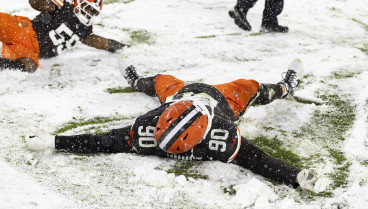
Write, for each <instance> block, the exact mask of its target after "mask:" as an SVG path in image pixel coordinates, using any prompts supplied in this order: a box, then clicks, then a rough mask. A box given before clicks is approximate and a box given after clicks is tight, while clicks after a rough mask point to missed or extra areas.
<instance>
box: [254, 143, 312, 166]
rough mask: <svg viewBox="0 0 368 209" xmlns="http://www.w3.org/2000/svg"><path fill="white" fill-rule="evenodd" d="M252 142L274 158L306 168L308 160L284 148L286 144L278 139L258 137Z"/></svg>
mask: <svg viewBox="0 0 368 209" xmlns="http://www.w3.org/2000/svg"><path fill="white" fill-rule="evenodd" d="M251 142H252V143H253V144H254V145H256V146H257V147H259V148H261V149H262V150H263V151H265V152H266V153H267V154H269V155H271V156H272V157H275V158H279V159H281V160H283V161H285V162H286V163H288V164H291V165H293V166H295V167H298V168H305V165H304V161H306V159H303V158H302V157H300V156H298V155H297V154H294V153H293V152H292V151H290V150H287V149H285V148H283V144H284V143H283V142H282V141H280V140H278V139H277V138H273V139H267V138H265V137H257V138H255V139H252V140H251Z"/></svg>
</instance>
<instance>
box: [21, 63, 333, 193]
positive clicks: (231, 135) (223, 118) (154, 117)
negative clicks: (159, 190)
mask: <svg viewBox="0 0 368 209" xmlns="http://www.w3.org/2000/svg"><path fill="white" fill-rule="evenodd" d="M300 64H301V61H300V60H295V61H294V62H293V63H292V64H291V65H290V67H289V68H290V69H289V70H288V71H287V72H286V74H284V78H283V80H282V81H281V82H279V83H278V84H260V83H258V82H257V81H255V80H245V79H239V80H235V81H233V82H230V83H225V84H220V85H207V84H203V83H193V84H188V85H185V83H184V81H181V80H179V79H177V78H175V77H174V76H170V75H156V76H152V77H141V76H139V74H138V73H137V72H136V70H135V69H134V67H133V66H130V67H128V68H127V69H125V72H123V73H124V77H125V78H126V79H127V81H128V83H129V84H130V85H131V86H132V87H133V88H134V89H135V90H136V91H139V92H144V93H145V94H147V95H149V96H157V97H158V98H159V100H160V101H161V103H162V105H161V106H160V107H158V108H156V109H154V110H151V111H149V112H147V113H146V114H144V115H142V116H140V117H138V118H137V119H136V120H135V122H134V124H133V125H131V126H127V127H124V128H121V129H113V130H111V131H110V132H108V133H106V134H83V135H74V136H51V135H44V136H33V137H27V138H26V143H27V146H28V148H29V149H31V150H42V149H47V148H52V149H56V150H60V151H66V152H73V153H97V152H105V153H119V152H123V153H138V154H142V155H158V156H161V157H171V158H176V159H181V160H219V161H221V162H228V163H234V164H237V165H239V166H241V167H243V168H246V169H249V170H251V171H253V172H254V173H257V174H259V175H262V176H264V177H267V178H269V179H272V180H276V181H279V182H282V183H285V184H289V185H292V186H294V187H298V186H300V187H301V188H302V189H304V190H308V191H311V192H321V191H324V190H325V189H326V188H327V187H328V185H329V180H328V179H324V178H320V179H317V177H316V176H314V175H313V174H312V173H311V172H310V171H308V170H301V169H299V168H296V167H294V166H292V165H289V164H287V163H285V162H283V161H281V160H280V159H276V158H272V157H271V156H269V155H267V154H266V153H265V152H263V151H262V150H261V149H259V148H257V147H256V146H254V145H253V144H251V143H250V142H249V141H247V140H246V139H245V138H244V137H242V136H241V134H240V131H239V129H238V127H237V125H236V124H235V121H237V120H238V118H239V117H240V116H242V115H243V114H244V112H245V111H246V110H247V108H248V107H249V106H250V105H251V104H257V105H265V104H268V103H270V102H272V101H273V100H275V99H281V98H285V97H287V96H288V95H291V94H293V91H294V90H295V88H296V87H297V85H298V83H299V80H298V79H297V76H298V75H297V72H298V70H299V69H300V68H301V65H300Z"/></svg>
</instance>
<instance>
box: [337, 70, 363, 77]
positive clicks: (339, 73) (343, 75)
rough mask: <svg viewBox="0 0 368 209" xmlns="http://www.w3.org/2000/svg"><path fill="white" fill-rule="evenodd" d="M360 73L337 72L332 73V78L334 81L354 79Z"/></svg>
mask: <svg viewBox="0 0 368 209" xmlns="http://www.w3.org/2000/svg"><path fill="white" fill-rule="evenodd" d="M359 74H360V72H348V71H345V70H342V71H335V72H333V73H332V75H331V78H334V79H346V78H354V77H355V76H356V75H359Z"/></svg>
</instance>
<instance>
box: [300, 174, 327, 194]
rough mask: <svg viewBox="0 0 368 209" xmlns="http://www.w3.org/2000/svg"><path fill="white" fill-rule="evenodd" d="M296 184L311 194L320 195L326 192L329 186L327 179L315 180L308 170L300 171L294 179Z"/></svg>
mask: <svg viewBox="0 0 368 209" xmlns="http://www.w3.org/2000/svg"><path fill="white" fill-rule="evenodd" d="M296 182H297V183H298V184H299V186H300V188H301V189H303V190H307V191H309V192H313V193H320V192H324V191H326V189H327V188H328V187H329V185H330V184H331V180H330V179H328V178H317V177H316V176H315V175H313V174H312V173H311V172H310V171H309V170H302V171H300V172H299V173H298V175H297V177H296Z"/></svg>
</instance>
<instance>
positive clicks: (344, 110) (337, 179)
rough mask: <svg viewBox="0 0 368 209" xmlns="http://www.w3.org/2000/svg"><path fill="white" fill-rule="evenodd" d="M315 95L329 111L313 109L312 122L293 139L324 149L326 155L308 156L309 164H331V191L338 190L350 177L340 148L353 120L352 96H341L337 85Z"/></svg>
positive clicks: (347, 163)
mask: <svg viewBox="0 0 368 209" xmlns="http://www.w3.org/2000/svg"><path fill="white" fill-rule="evenodd" d="M335 79H339V78H336V77H335ZM317 94H318V98H320V99H322V100H323V101H327V102H328V106H329V108H328V109H327V110H323V111H321V110H316V111H315V112H314V115H313V116H312V119H311V122H310V123H309V124H307V125H306V126H305V127H303V128H302V129H301V131H299V132H298V133H297V134H295V137H300V138H303V139H309V140H311V141H312V142H313V143H315V144H316V146H319V147H320V151H323V150H325V151H326V153H328V154H320V153H318V152H319V151H317V153H314V154H312V155H311V156H310V159H309V161H310V162H309V163H308V164H310V165H311V166H312V165H313V163H314V162H316V163H321V162H325V161H328V160H329V161H332V162H333V163H334V164H335V172H334V173H332V174H330V175H331V178H332V180H333V182H334V188H337V187H340V186H343V185H345V184H346V183H347V177H348V175H349V166H350V163H349V162H348V161H347V159H346V158H345V156H344V153H343V152H342V151H341V150H340V149H341V146H342V142H343V141H344V140H345V137H344V136H345V133H346V132H347V131H348V130H349V129H350V128H351V127H352V125H353V122H354V120H355V105H353V104H352V101H351V95H349V94H342V93H341V91H340V90H339V89H338V88H337V87H336V86H330V88H329V90H321V91H319V92H317Z"/></svg>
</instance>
